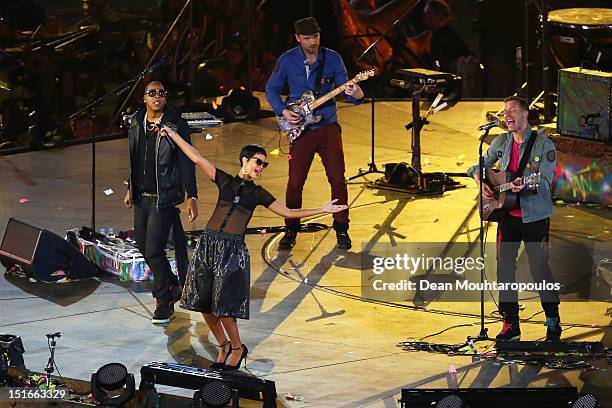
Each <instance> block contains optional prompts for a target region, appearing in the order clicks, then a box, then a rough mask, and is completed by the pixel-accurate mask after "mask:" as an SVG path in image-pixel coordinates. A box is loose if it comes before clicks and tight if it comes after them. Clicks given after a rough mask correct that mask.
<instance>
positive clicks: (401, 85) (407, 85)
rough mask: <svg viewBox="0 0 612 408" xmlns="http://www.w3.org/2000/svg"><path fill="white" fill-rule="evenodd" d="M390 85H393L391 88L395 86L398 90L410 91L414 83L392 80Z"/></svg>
mask: <svg viewBox="0 0 612 408" xmlns="http://www.w3.org/2000/svg"><path fill="white" fill-rule="evenodd" d="M389 83H390V84H391V86H395V87H397V88H403V89H410V88H412V87H413V84H412V82H408V81H403V80H401V79H392V80H391V81H389Z"/></svg>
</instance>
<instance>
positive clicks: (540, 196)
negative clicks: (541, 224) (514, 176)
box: [467, 128, 557, 223]
mask: <svg viewBox="0 0 612 408" xmlns="http://www.w3.org/2000/svg"><path fill="white" fill-rule="evenodd" d="M530 137H536V138H537V139H536V141H535V143H534V145H533V148H532V149H531V154H530V155H529V160H528V161H527V165H526V166H525V170H524V171H523V174H522V176H524V177H525V176H529V175H531V174H533V173H540V181H539V184H538V186H536V187H534V188H527V187H525V188H524V189H523V190H522V191H521V200H520V206H521V212H522V213H523V222H525V223H527V222H534V221H539V220H542V219H545V218H549V217H550V216H551V215H552V213H553V205H552V197H551V185H552V180H553V176H554V174H555V167H556V166H557V152H556V150H555V145H554V144H553V142H552V141H551V140H550V139H549V138H547V137H545V136H543V135H541V134H539V133H537V132H532V131H531V128H527V131H526V132H525V139H524V140H523V143H521V147H520V158H522V157H523V153H524V152H525V147H526V146H527V143H526V142H527V141H528V140H529V138H530ZM512 139H513V136H512V133H504V134H501V135H499V136H497V137H496V138H495V139H494V140H493V142H492V143H491V145H490V146H489V148H488V149H487V152H486V153H485V156H484V167H485V168H490V167H493V165H494V164H496V163H497V162H499V164H500V165H499V168H500V169H502V170H506V169H507V168H508V164H510V155H511V154H512ZM520 158H519V161H520ZM477 171H478V164H476V165H474V166H472V167H470V168H469V169H468V171H467V174H468V176H470V177H474V174H475V173H476V172H477Z"/></svg>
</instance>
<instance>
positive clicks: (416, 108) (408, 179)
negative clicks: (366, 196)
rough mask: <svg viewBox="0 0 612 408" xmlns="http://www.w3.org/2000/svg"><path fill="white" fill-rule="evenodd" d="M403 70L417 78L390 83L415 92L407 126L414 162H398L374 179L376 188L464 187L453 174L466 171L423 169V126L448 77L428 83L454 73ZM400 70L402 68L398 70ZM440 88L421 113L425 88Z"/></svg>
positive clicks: (428, 190) (427, 190) (432, 190)
mask: <svg viewBox="0 0 612 408" xmlns="http://www.w3.org/2000/svg"><path fill="white" fill-rule="evenodd" d="M400 71H411V72H410V75H412V76H413V77H414V78H416V79H411V80H406V81H404V80H397V79H393V80H391V84H392V85H394V86H398V87H400V88H403V89H406V90H409V91H410V92H411V94H412V123H411V124H409V125H407V126H406V128H407V129H408V128H410V129H411V130H412V138H411V151H412V158H411V164H410V165H408V164H406V163H397V164H396V165H395V167H394V168H393V169H392V171H390V175H389V177H383V178H381V179H379V180H376V181H375V182H374V183H372V184H371V185H372V187H374V188H382V189H387V190H393V191H400V192H408V193H411V194H428V195H431V194H442V193H444V192H445V191H447V190H453V189H456V188H462V187H465V186H464V185H463V184H461V183H459V182H457V181H454V180H453V179H452V178H451V176H456V177H465V173H446V172H435V173H423V172H422V170H421V129H422V127H423V125H424V124H425V123H426V119H427V116H428V115H429V113H430V112H432V111H435V108H434V105H435V104H436V103H437V102H439V101H440V100H441V98H442V96H441V92H440V91H439V90H438V86H439V85H441V84H443V83H444V82H445V81H446V79H441V80H440V81H439V83H438V84H437V85H436V84H435V82H433V85H429V83H430V81H435V80H432V79H431V78H435V77H436V76H438V77H443V76H446V77H448V76H450V77H454V76H453V75H452V74H446V73H440V72H436V71H428V70H422V69H416V70H400ZM398 72H399V71H398ZM426 90H428V91H432V90H438V97H437V98H436V101H435V102H434V104H432V107H431V108H430V111H428V113H427V115H426V116H425V117H422V116H421V112H420V106H421V93H423V92H424V91H426Z"/></svg>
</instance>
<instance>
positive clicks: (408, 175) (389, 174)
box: [385, 162, 419, 188]
mask: <svg viewBox="0 0 612 408" xmlns="http://www.w3.org/2000/svg"><path fill="white" fill-rule="evenodd" d="M385 182H386V183H387V184H389V185H390V186H393V187H400V188H402V187H403V188H405V187H415V188H417V187H418V186H419V173H418V172H417V171H416V170H415V169H414V168H413V167H412V166H410V165H409V164H408V163H405V162H401V163H386V164H385Z"/></svg>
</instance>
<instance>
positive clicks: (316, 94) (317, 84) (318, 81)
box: [312, 47, 326, 99]
mask: <svg viewBox="0 0 612 408" xmlns="http://www.w3.org/2000/svg"><path fill="white" fill-rule="evenodd" d="M325 54H326V49H325V47H321V65H320V69H319V72H317V77H316V78H315V87H314V89H313V90H312V93H313V94H314V97H315V99H317V98H318V97H319V91H320V90H321V80H322V79H323V70H324V69H325Z"/></svg>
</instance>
